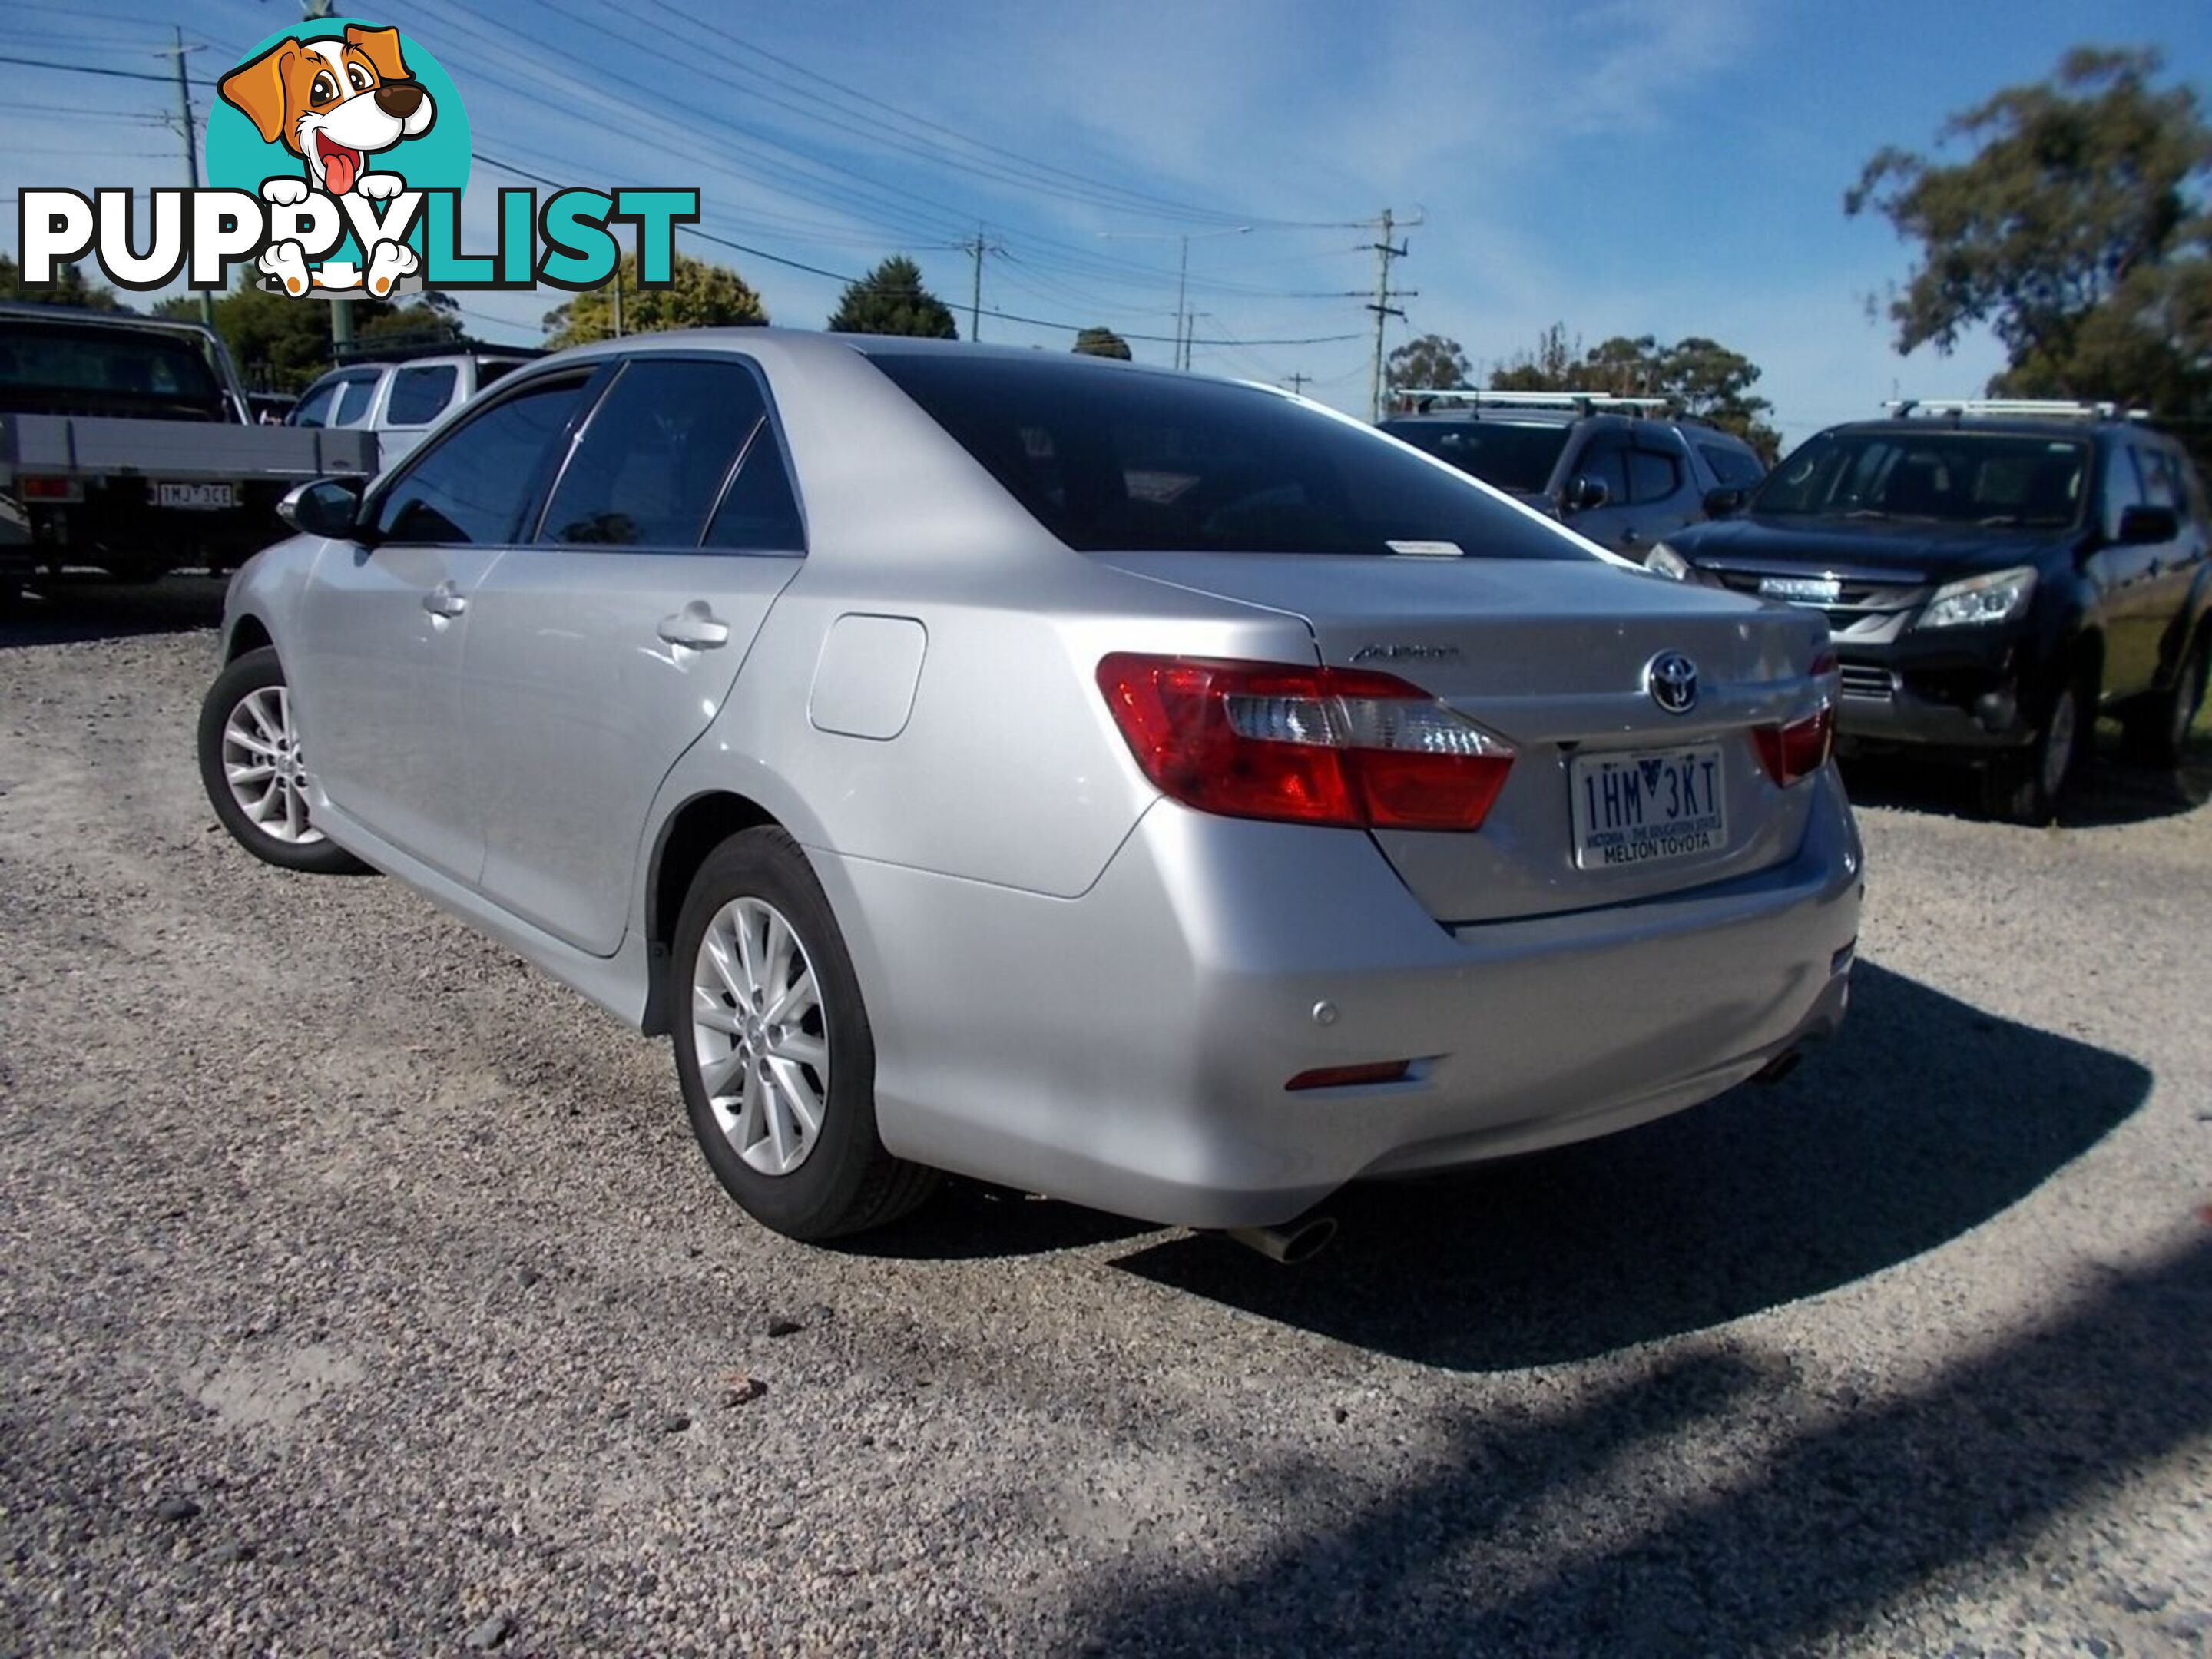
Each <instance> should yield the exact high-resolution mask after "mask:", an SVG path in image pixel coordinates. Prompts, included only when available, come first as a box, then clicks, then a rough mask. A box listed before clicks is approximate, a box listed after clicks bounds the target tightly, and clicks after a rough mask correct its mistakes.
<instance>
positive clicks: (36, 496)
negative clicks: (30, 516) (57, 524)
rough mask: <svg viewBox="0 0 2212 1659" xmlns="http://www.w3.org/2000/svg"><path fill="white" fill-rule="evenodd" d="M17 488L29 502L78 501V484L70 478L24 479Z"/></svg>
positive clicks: (16, 484) (17, 482) (19, 480)
mask: <svg viewBox="0 0 2212 1659" xmlns="http://www.w3.org/2000/svg"><path fill="white" fill-rule="evenodd" d="M15 487H16V488H17V489H20V490H21V491H22V493H23V499H24V500H25V501H75V500H76V481H75V480H74V479H70V478H41V477H23V478H19V479H17V480H16V483H15Z"/></svg>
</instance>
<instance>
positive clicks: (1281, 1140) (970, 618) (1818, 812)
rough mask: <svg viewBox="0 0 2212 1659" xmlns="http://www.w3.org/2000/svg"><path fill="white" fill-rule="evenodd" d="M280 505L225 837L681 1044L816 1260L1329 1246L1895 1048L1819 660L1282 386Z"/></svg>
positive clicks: (452, 441) (1069, 396)
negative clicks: (1235, 1243) (1000, 1241)
mask: <svg viewBox="0 0 2212 1659" xmlns="http://www.w3.org/2000/svg"><path fill="white" fill-rule="evenodd" d="M287 512H288V516H289V520H290V521H291V523H292V525H293V526H294V527H295V529H296V530H297V531H298V532H299V533H298V534H297V535H295V537H293V538H291V539H290V540H288V541H286V542H283V543H282V544H279V545H277V546H276V547H273V548H270V550H268V551H266V552H264V553H263V554H262V555H260V556H258V558H256V559H255V560H254V561H253V562H252V563H251V564H249V565H248V566H246V568H245V569H244V570H242V571H241V572H240V574H239V576H238V579H237V580H236V581H235V582H234V585H233V586H232V589H231V593H230V600H229V605H228V611H227V613H226V616H225V619H224V623H223V630H222V653H223V664H224V665H223V667H222V671H221V674H220V675H219V677H218V678H217V679H216V682H215V684H214V686H213V688H212V690H210V694H209V696H208V699H207V702H206V705H205V710H204V716H203V718H202V720H201V725H200V732H199V758H200V765H201V770H202V774H203V776H204V779H205V781H206V784H207V787H208V793H209V795H210V799H211V800H212V801H213V803H214V805H215V809H216V812H217V814H218V815H219V816H220V817H221V818H222V822H223V823H225V824H226V825H227V826H228V828H229V829H230V830H231V831H232V833H233V834H234V835H235V836H237V838H238V839H239V840H240V842H243V843H244V844H245V845H246V847H247V848H250V849H251V850H252V851H253V852H255V853H256V854H258V855H260V856H261V857H263V858H264V859H266V860H269V861H270V863H273V864H277V865H281V866H287V867H289V868H291V869H295V870H308V871H335V870H340V869H346V868H356V867H359V866H362V865H367V866H373V867H374V868H375V869H377V870H380V871H384V872H388V873H390V874H392V875H394V876H397V877H398V878H401V879H403V880H404V881H405V882H407V883H408V884H410V885H411V886H412V887H414V888H416V890H419V891H420V892H422V894H423V895H424V896H427V897H428V899H429V900H430V901H431V902H434V903H435V904H437V905H439V906H440V907H441V908H444V909H447V910H448V911H451V912H452V913H453V914H454V915H457V916H459V917H460V918H461V919H462V920H463V921H466V922H468V923H469V924H471V926H473V927H477V928H478V929H480V930H482V931H483V933H487V934H489V935H490V936H491V937H493V938H494V939H498V940H500V941H501V942H503V943H504V944H506V945H508V946H510V947H512V948H513V950H515V951H519V952H520V953H521V954H522V955H523V956H525V957H527V958H529V959H530V960H531V961H532V962H533V963H537V964H538V966H539V967H541V968H543V969H544V970H545V971H546V972H548V973H550V974H551V975H554V976H555V977H556V978H558V979H560V980H562V981H566V982H567V983H568V984H569V985H571V986H574V987H576V988H577V989H579V990H580V991H581V992H582V993H583V994H585V995H586V996H588V997H590V998H591V999H592V1000H594V1001H596V1002H598V1003H599V1004H601V1005H603V1006H605V1008H606V1009H608V1010H609V1011H610V1012H612V1013H614V1014H615V1015H616V1016H617V1017H618V1018H621V1019H622V1020H623V1021H624V1022H625V1023H626V1024H629V1025H630V1026H632V1027H634V1028H636V1029H639V1030H643V1031H645V1032H647V1033H666V1034H668V1035H669V1036H671V1039H672V1043H673V1047H674V1050H675V1059H676V1067H677V1072H678V1077H679V1078H680V1079H681V1082H682V1087H683V1092H684V1099H685V1101H686V1103H687V1104H688V1107H689V1109H690V1117H691V1121H692V1123H693V1126H694V1127H695V1128H696V1131H697V1133H698V1138H699V1141H700V1144H701V1146H702V1147H703V1148H704V1149H705V1152H706V1156H707V1159H708V1163H709V1164H711V1165H712V1166H713V1168H714V1173H715V1174H716V1176H719V1177H720V1180H721V1182H722V1183H723V1184H724V1186H726V1188H728V1190H729V1191H730V1193H731V1194H732V1195H733V1196H734V1197H735V1198H736V1199H737V1200H738V1202H739V1203H740V1204H741V1205H743V1206H744V1208H745V1209H746V1210H748V1211H749V1212H751V1214H753V1215H754V1216H755V1217H757V1218H758V1219H760V1220H761V1221H762V1222H763V1223H765V1224H766V1225H769V1226H770V1227H773V1228H775V1229H777V1230H778V1231H782V1232H785V1233H787V1234H790V1235H792V1236H793V1237H800V1238H823V1237H830V1236H833V1235H836V1234H839V1233H844V1232H849V1231H855V1230H858V1229H860V1228H865V1227H869V1226H873V1225H878V1224H881V1223H884V1222H886V1221H889V1220H890V1219H892V1218H895V1217H896V1216H898V1215H899V1214H901V1213H902V1212H905V1211H907V1210H908V1209H909V1208H911V1207H912V1206H915V1204H917V1203H919V1202H920V1201H921V1200H922V1199H923V1198H924V1197H925V1196H926V1195H927V1193H928V1191H929V1189H930V1187H931V1185H932V1183H933V1180H934V1179H935V1172H937V1171H939V1170H952V1171H957V1172H959V1173H961V1174H964V1175H968V1176H976V1177H981V1178H983V1179H986V1180H989V1181H993V1182H1002V1183H1005V1184H1007V1185H1010V1186H1013V1187H1018V1188H1023V1189H1025V1190H1029V1191H1033V1192H1041V1193H1046V1194H1052V1195H1054V1196H1056V1197H1059V1198H1063V1199H1068V1200H1075V1201H1078V1202H1081V1203H1084V1204H1089V1205H1092V1206H1098V1207H1101V1208H1103V1209H1108V1210H1112V1211H1115V1212H1123V1213H1127V1214H1130V1215H1134V1216H1139V1217H1143V1218H1147V1219H1150V1220H1154V1221H1159V1222H1168V1223H1179V1224H1185V1225H1192V1226H1197V1227H1222V1228H1245V1227H1264V1226H1271V1225H1281V1224H1285V1223H1289V1222H1291V1221H1292V1220H1293V1219H1294V1218H1301V1217H1304V1216H1306V1215H1308V1214H1310V1213H1311V1212H1313V1210H1314V1206H1316V1205H1317V1204H1318V1203H1320V1202H1321V1200H1324V1199H1325V1198H1326V1197H1327V1196H1328V1194H1329V1193H1330V1192H1331V1191H1333V1190H1334V1189H1335V1188H1338V1187H1340V1186H1341V1185H1343V1184H1344V1183H1345V1182H1349V1181H1352V1180H1355V1179H1358V1178H1361V1177H1367V1176H1395V1175H1402V1174H1407V1173H1410V1172H1414V1171H1425V1170H1437V1169H1442V1168H1448V1167H1450V1166H1454V1165H1459V1164H1468V1163H1471V1162H1474V1161H1477V1160H1480V1159H1485V1158H1496V1157H1499V1156H1502V1155H1504V1154H1509V1153H1515V1152H1525V1151H1528V1150H1529V1149H1532V1148H1535V1147H1541V1146H1553V1145H1556V1144H1559V1143H1562V1142H1566V1141H1571V1140H1575V1139H1582V1138H1583V1137H1588V1136H1593V1135H1599V1134H1603V1133H1608V1132H1610V1131H1613V1130H1616V1129H1621V1128H1626V1127H1629V1126H1630V1125H1632V1124H1637V1123H1641V1122H1644V1121H1647V1120H1649V1119H1652V1118H1656V1117H1658V1116H1660V1115H1662V1114H1664V1113H1668V1112H1672V1111H1674V1110H1677V1109H1680V1108H1682V1107H1686V1106H1689V1105H1691V1104H1692V1103H1695V1102H1698V1101H1701V1100H1704V1099H1706V1098H1708V1097H1711V1096H1712V1095H1715V1094H1717V1093H1719V1092H1720V1091H1723V1090H1724V1089H1727V1088H1729V1087H1730V1086H1732V1085H1735V1084H1737V1083H1740V1082H1741V1081H1743V1080H1744V1079H1747V1078H1750V1077H1752V1076H1753V1075H1754V1074H1757V1073H1760V1072H1762V1071H1766V1070H1769V1069H1771V1068H1775V1067H1778V1066H1782V1065H1786V1064H1787V1063H1788V1062H1789V1060H1790V1057H1791V1056H1792V1055H1793V1054H1794V1053H1795V1051H1796V1049H1797V1048H1798V1047H1799V1046H1800V1045H1801V1044H1802V1043H1804V1042H1806V1041H1807V1040H1808V1039H1810V1038H1813V1037H1817V1036H1822V1035H1825V1034H1826V1033H1827V1032H1828V1031H1830V1030H1832V1029H1833V1028H1834V1026H1835V1025H1836V1024H1837V1022H1838V1019H1839V1018H1841V1017H1842V1014H1843V1011H1844V1001H1845V998H1846V994H1847V989H1848V975H1849V969H1850V960H1851V951H1852V945H1853V941H1854V939H1855V937H1856V934H1857V917H1858V907H1859V901H1860V895H1861V876H1860V867H1859V866H1860V854H1859V845H1858V841H1857V835H1856V832H1855V830H1854V828H1853V825H1852V822H1851V817H1850V809H1849V807H1848V805H1846V804H1845V801H1844V793H1843V790H1842V788H1841V787H1839V785H1838V781H1837V779H1836V776H1835V774H1834V771H1833V769H1832V766H1831V765H1830V764H1829V763H1828V751H1829V737H1830V719H1831V717H1830V708H1831V699H1832V696H1833V695H1834V690H1835V686H1834V678H1833V675H1834V659H1833V657H1832V654H1830V653H1829V651H1828V648H1827V643H1826V633H1825V630H1824V628H1823V626H1822V624H1821V622H1820V618H1819V617H1817V616H1813V615H1808V613H1806V612H1803V611H1796V610H1790V609H1786V608H1781V607H1772V606H1766V605H1761V604H1759V603H1757V602H1754V601H1752V600H1749V599H1740V598H1737V597H1735V596H1732V595H1729V594H1726V593H1723V592H1717V591H1714V590H1711V589H1706V588H1701V587H1695V586H1683V585H1681V584H1677V583H1672V582H1666V581H1661V580H1655V579H1653V578H1651V577H1649V576H1647V575H1644V574H1642V573H1641V572H1639V571H1636V570H1633V569H1632V568H1626V567H1625V566H1623V565H1622V563H1621V562H1620V561H1619V560H1616V559H1613V557H1611V556H1608V555H1605V554H1601V553H1600V552H1598V551H1597V550H1595V549H1594V548H1593V547H1591V546H1590V545H1589V544H1588V543H1586V542H1583V541H1582V540H1580V539H1579V538H1577V537H1576V536H1575V535H1573V534H1572V532H1568V531H1566V530H1564V529H1562V528H1560V527H1559V526H1557V525H1555V524H1553V523H1550V522H1548V521H1547V520H1544V519H1542V518H1541V517H1539V516H1538V515H1536V514H1534V513H1529V512H1528V511H1527V510H1525V509H1523V508H1522V507H1518V506H1517V505H1516V504H1515V503H1513V502H1512V501H1510V500H1508V499H1507V498H1505V497H1504V496H1501V495H1498V494H1496V493H1495V492H1493V491H1491V490H1490V489H1486V487H1484V486H1482V485H1480V484H1479V483H1474V482H1473V481H1472V480H1470V479H1468V478H1467V477H1464V476H1463V475H1462V474H1460V473H1459V472H1457V471H1455V470H1453V469H1451V468H1449V467H1448V466H1446V465H1443V463H1441V462H1438V461H1436V460H1434V459H1431V458H1429V457H1426V456H1424V455H1422V454H1420V453H1418V452H1417V451H1415V450H1413V449H1412V448H1409V447H1406V446H1404V445H1401V444H1400V443H1398V442H1396V441H1394V440H1392V439H1390V438H1388V437H1385V436H1383V435H1379V434H1377V433H1376V432H1374V431H1372V430H1370V429H1369V428H1366V427H1364V426H1363V425H1361V424H1359V423H1358V422H1352V421H1350V420H1347V419H1346V418H1344V417H1342V416H1338V415H1335V414H1334V413H1332V412H1330V411H1328V410H1324V409H1322V408H1320V407H1318V406H1316V405H1315V404H1310V403H1307V402H1304V401H1302V400H1300V399H1297V398H1291V397H1288V396H1286V395H1284V394H1282V393H1280V392H1275V391H1272V390H1270V389H1267V388H1264V387H1259V386H1244V385H1237V384H1233V383H1230V382H1225V381H1220V380H1208V379H1205V378H1202V377H1199V376H1194V375H1189V374H1175V373H1172V372H1167V371H1163V370H1158V369H1153V368H1143V367H1138V366H1133V365H1127V364H1118V363H1109V362H1099V361H1096V360H1093V359H1089V358H1085V357H1080V356H1063V355H1060V354H1056V353H1055V354H1046V353H1042V352H1026V351H1014V350H994V349H984V348H981V347H975V346H968V345H946V344H943V343H933V342H919V341H909V340H893V339H880V338H870V337H854V336H837V335H810V334H795V333H794V334H785V333H779V332H775V331H766V330H743V331H714V332H699V333H691V334H675V335H659V336H653V337H646V338H633V339H629V340H624V341H621V342H617V343H610V344H607V345H605V346H599V347H591V348H586V349H581V350H579V351H574V352H569V353H565V354H562V355H561V356H556V357H551V358H548V359H546V360H544V361H543V362H538V363H535V364H533V365H532V366H531V367H530V368H527V369H526V370H523V371H520V372H518V373H517V374H513V375H512V376H511V377H509V378H508V379H507V380H503V381H502V382H501V384H500V385H499V386H497V387H496V388H495V389H493V390H492V391H491V392H489V393H487V394H485V395H484V396H483V397H480V398H477V399H476V400H474V401H472V402H471V403H470V404H467V405H465V407H463V408H461V409H459V410H456V411H455V412H454V413H453V414H452V415H450V416H447V418H446V420H445V421H444V422H442V423H441V425H440V426H439V427H438V428H435V430H434V431H433V432H432V433H431V434H430V435H429V436H428V438H427V439H426V441H424V442H423V443H422V446H421V447H419V448H418V449H417V450H416V451H415V453H413V454H411V455H410V456H409V457H408V458H407V459H406V460H405V461H404V463H403V464H402V465H400V466H398V468H396V469H395V470H393V471H391V472H389V473H386V475H384V476H383V477H380V478H378V479H377V480H376V481H375V483H374V485H373V486H372V487H371V488H370V489H368V493H367V495H365V496H363V495H360V494H359V493H357V486H353V485H348V484H343V483H321V484H316V485H310V486H307V488H305V489H302V490H301V491H298V492H296V493H295V495H294V497H293V498H292V499H291V501H289V502H288V503H287ZM1307 1236H1309V1237H1310V1235H1307ZM1275 1237H1277V1238H1278V1239H1281V1238H1283V1237H1286V1236H1285V1235H1280V1234H1278V1235H1276V1236H1275Z"/></svg>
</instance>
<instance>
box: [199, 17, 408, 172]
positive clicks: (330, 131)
mask: <svg viewBox="0 0 2212 1659" xmlns="http://www.w3.org/2000/svg"><path fill="white" fill-rule="evenodd" d="M222 95H223V99H224V100H225V101H226V102H228V103H229V104H231V105H233V106H235V107H236V108H238V109H240V110H242V111H243V112H245V114H246V118H247V119H249V120H251V121H252V123H253V125H254V126H255V128H256V129H257V130H258V131H259V132H260V134H261V142H262V143H265V144H266V143H276V141H277V140H278V139H280V138H281V139H283V142H284V148H285V149H289V150H290V151H291V152H292V153H293V154H294V155H297V156H299V157H301V159H302V160H303V161H306V162H307V182H308V183H309V184H311V185H313V186H314V187H315V188H316V189H317V190H320V191H328V192H330V193H331V195H333V196H343V194H345V192H346V191H349V190H351V189H352V188H353V187H354V185H355V183H356V180H358V179H360V177H361V175H362V173H364V172H366V171H367V170H368V165H367V164H368V157H369V156H371V155H374V154H376V153H377V152H378V151H379V150H386V149H391V148H392V146H393V145H394V144H397V143H398V142H399V141H400V140H401V139H403V138H414V137H420V136H421V135H422V134H423V133H425V132H428V131H429V130H430V123H431V122H432V121H433V120H435V118H436V117H437V106H436V105H435V103H434V102H433V101H432V100H431V97H430V94H428V93H427V92H425V91H424V90H423V89H422V86H421V84H420V83H419V82H416V81H414V80H412V79H410V77H409V76H408V73H407V65H406V64H405V63H404V61H402V59H401V58H400V56H399V31H398V29H365V28H363V27H361V26H360V25H359V24H357V23H349V24H348V25H347V26H346V32H345V36H344V38H343V40H280V41H278V42H277V43H276V45H275V46H271V47H270V49H269V50H268V51H267V52H263V53H262V54H261V56H260V57H258V58H254V59H253V60H252V62H251V63H246V64H240V65H239V66H238V67H237V68H236V69H234V70H232V71H231V72H230V73H229V74H228V75H227V76H224V77H223V79H222Z"/></svg>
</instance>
